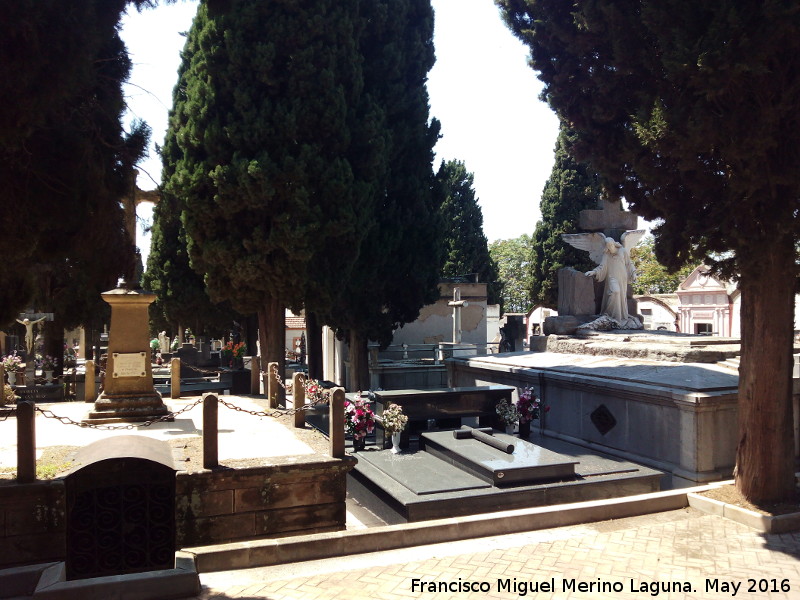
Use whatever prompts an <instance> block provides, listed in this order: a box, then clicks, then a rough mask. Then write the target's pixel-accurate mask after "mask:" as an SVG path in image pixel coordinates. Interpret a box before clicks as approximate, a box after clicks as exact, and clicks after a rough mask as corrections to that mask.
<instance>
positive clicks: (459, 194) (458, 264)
mask: <svg viewBox="0 0 800 600" xmlns="http://www.w3.org/2000/svg"><path fill="white" fill-rule="evenodd" d="M436 180H437V183H438V184H439V185H440V186H442V190H443V195H444V201H443V202H442V208H441V211H442V221H443V223H444V230H445V236H444V263H443V265H442V276H443V277H457V276H459V275H467V274H472V273H475V274H477V275H478V281H480V282H483V283H486V284H487V295H488V299H487V300H488V302H489V304H502V300H503V297H502V283H501V281H500V278H499V275H498V269H497V263H495V261H494V260H493V259H492V257H491V255H490V254H489V246H488V241H487V239H486V235H484V233H483V212H481V207H480V205H479V204H478V199H477V198H476V197H475V189H474V187H473V186H474V181H475V177H474V176H473V174H472V173H470V172H468V171H467V167H466V166H465V165H464V162H463V161H460V160H449V161H446V162H445V161H442V164H441V165H440V166H439V171H438V173H437V174H436Z"/></svg>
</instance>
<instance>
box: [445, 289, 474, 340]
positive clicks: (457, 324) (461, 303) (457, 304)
mask: <svg viewBox="0 0 800 600" xmlns="http://www.w3.org/2000/svg"><path fill="white" fill-rule="evenodd" d="M447 306H450V307H452V308H453V343H454V344H460V343H461V309H462V308H464V307H465V306H469V302H467V301H465V300H462V299H461V288H455V289H454V290H453V300H452V301H451V302H448V303H447Z"/></svg>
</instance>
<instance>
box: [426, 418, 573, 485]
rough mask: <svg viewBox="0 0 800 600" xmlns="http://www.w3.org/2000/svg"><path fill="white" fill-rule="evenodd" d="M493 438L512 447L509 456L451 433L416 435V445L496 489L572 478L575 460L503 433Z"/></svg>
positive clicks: (497, 433)
mask: <svg viewBox="0 0 800 600" xmlns="http://www.w3.org/2000/svg"><path fill="white" fill-rule="evenodd" d="M494 437H496V438H497V439H498V440H501V441H503V442H507V443H509V444H513V446H514V451H513V452H512V453H510V454H509V453H507V452H503V451H502V450H499V449H497V448H493V447H491V446H489V445H487V444H485V443H484V442H482V441H480V440H476V439H456V438H455V437H454V436H453V432H452V431H436V432H431V433H423V434H421V435H420V445H421V446H422V447H423V448H424V449H425V451H426V452H427V453H428V454H431V455H433V456H435V457H437V458H439V459H440V460H442V461H444V462H445V463H446V464H450V465H453V466H457V467H459V468H461V469H464V470H465V471H467V472H468V473H471V474H473V475H475V476H476V477H478V478H480V479H482V480H484V481H487V482H489V483H491V484H493V485H497V486H507V485H515V484H519V483H534V482H541V481H548V480H557V479H567V478H574V476H575V465H576V464H577V463H578V461H577V460H570V459H569V458H568V457H566V456H563V455H561V454H558V453H557V452H552V451H550V450H548V449H546V448H542V447H541V446H537V445H535V444H531V443H530V442H527V441H525V440H522V439H519V438H516V437H514V436H512V435H508V434H505V433H500V432H495V433H494Z"/></svg>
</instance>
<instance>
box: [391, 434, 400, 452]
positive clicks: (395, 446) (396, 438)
mask: <svg viewBox="0 0 800 600" xmlns="http://www.w3.org/2000/svg"><path fill="white" fill-rule="evenodd" d="M392 454H400V432H399V431H398V432H397V433H393V434H392Z"/></svg>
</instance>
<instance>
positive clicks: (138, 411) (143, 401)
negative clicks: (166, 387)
mask: <svg viewBox="0 0 800 600" xmlns="http://www.w3.org/2000/svg"><path fill="white" fill-rule="evenodd" d="M169 412H170V410H169V408H167V406H166V405H165V404H164V401H163V400H162V399H161V394H159V393H158V392H156V391H155V390H153V392H152V393H150V394H141V393H139V394H106V393H105V392H103V393H102V394H100V396H99V397H98V398H97V401H96V402H95V403H94V410H93V411H91V412H90V413H89V416H88V418H86V419H83V422H84V423H128V422H130V423H138V422H142V421H150V420H151V419H157V418H159V417H163V416H164V415H167V414H169ZM170 420H171V419H170Z"/></svg>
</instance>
